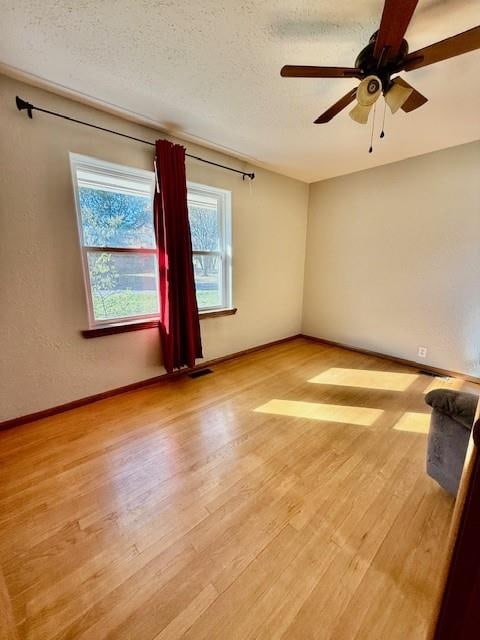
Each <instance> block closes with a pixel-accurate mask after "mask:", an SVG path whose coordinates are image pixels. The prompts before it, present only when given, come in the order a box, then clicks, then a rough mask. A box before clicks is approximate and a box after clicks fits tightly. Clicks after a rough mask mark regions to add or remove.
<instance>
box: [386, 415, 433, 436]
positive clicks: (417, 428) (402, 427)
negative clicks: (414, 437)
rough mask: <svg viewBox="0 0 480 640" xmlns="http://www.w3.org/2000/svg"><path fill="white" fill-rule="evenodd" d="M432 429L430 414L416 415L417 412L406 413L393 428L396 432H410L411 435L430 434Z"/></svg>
mask: <svg viewBox="0 0 480 640" xmlns="http://www.w3.org/2000/svg"><path fill="white" fill-rule="evenodd" d="M429 427H430V414H429V413H416V412H415V411H406V412H405V413H404V414H403V416H402V417H401V418H400V420H398V421H397V422H396V423H395V424H394V426H393V428H394V429H395V431H408V432H410V433H424V434H427V433H428V429H429Z"/></svg>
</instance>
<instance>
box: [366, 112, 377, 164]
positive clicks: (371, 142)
mask: <svg viewBox="0 0 480 640" xmlns="http://www.w3.org/2000/svg"><path fill="white" fill-rule="evenodd" d="M376 111H377V103H376V102H375V105H374V107H373V120H372V133H371V135H370V149H369V150H368V153H372V151H373V130H374V129H375V113H376Z"/></svg>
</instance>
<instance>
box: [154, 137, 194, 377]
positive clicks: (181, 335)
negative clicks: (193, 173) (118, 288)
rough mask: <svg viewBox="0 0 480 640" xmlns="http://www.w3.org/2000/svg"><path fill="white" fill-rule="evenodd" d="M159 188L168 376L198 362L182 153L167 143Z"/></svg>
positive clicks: (158, 157)
mask: <svg viewBox="0 0 480 640" xmlns="http://www.w3.org/2000/svg"><path fill="white" fill-rule="evenodd" d="M155 152H156V153H155V173H156V179H157V188H156V190H155V198H154V203H153V209H154V216H155V231H156V234H157V246H158V266H159V287H160V336H161V343H162V354H163V363H164V366H165V369H166V370H167V371H168V372H172V371H173V369H179V368H180V367H182V366H184V365H187V366H188V367H193V366H194V365H195V358H201V357H203V356H202V340H201V336H200V322H199V318H198V307H197V298H196V295H195V279H194V276H193V262H192V239H191V235H190V224H189V222H188V207H187V181H186V176H185V149H184V148H183V147H182V146H180V145H178V144H172V143H171V142H169V141H168V140H157V142H156V144H155Z"/></svg>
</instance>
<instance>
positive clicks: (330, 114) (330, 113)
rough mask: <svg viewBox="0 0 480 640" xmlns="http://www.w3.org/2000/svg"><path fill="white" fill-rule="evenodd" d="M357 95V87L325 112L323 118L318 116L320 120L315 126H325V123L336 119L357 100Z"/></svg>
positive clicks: (317, 120) (316, 121)
mask: <svg viewBox="0 0 480 640" xmlns="http://www.w3.org/2000/svg"><path fill="white" fill-rule="evenodd" d="M356 95H357V87H355V89H351V90H350V91H349V92H348V93H347V94H346V95H344V96H343V98H340V100H337V102H335V104H332V106H331V107H330V108H329V109H327V110H326V111H324V112H323V113H322V115H321V116H318V118H317V119H316V120H315V124H324V123H325V122H330V120H331V119H332V118H334V117H335V116H336V115H337V113H340V111H342V109H345V107H347V106H348V105H349V104H350V103H351V102H353V101H354V100H355V96H356Z"/></svg>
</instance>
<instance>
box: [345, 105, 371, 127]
mask: <svg viewBox="0 0 480 640" xmlns="http://www.w3.org/2000/svg"><path fill="white" fill-rule="evenodd" d="M371 110H372V105H371V104H369V105H362V104H358V103H357V104H356V105H355V106H354V107H353V109H352V110H351V111H350V112H349V113H348V115H349V116H350V118H351V119H352V120H354V121H355V122H358V124H367V122H368V116H369V115H370V111H371Z"/></svg>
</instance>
